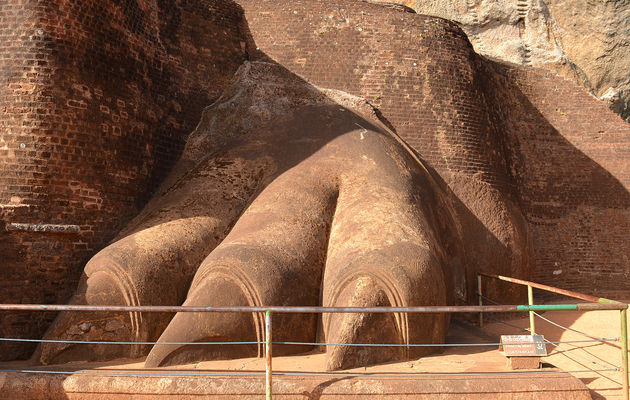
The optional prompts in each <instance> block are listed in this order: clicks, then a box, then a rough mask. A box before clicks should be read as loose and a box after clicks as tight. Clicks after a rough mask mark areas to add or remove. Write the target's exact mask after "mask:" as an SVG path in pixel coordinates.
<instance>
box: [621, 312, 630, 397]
mask: <svg viewBox="0 0 630 400" xmlns="http://www.w3.org/2000/svg"><path fill="white" fill-rule="evenodd" d="M620 314H621V374H622V376H621V381H622V382H623V389H622V390H623V398H624V400H628V399H629V398H630V392H628V310H627V309H625V310H621V313H620Z"/></svg>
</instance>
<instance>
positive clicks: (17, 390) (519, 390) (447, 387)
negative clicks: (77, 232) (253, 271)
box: [0, 372, 591, 400]
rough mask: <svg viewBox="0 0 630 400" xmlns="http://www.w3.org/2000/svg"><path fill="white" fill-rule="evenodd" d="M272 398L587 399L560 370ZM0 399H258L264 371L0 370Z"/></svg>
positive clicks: (301, 382)
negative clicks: (117, 373) (127, 372)
mask: <svg viewBox="0 0 630 400" xmlns="http://www.w3.org/2000/svg"><path fill="white" fill-rule="evenodd" d="M273 391H274V395H273V397H274V398H275V399H343V398H348V397H350V396H357V397H359V398H361V399H370V400H376V399H398V398H406V399H436V398H437V399H487V398H492V399H548V398H551V397H552V396H553V398H554V399H556V400H559V399H572V400H574V399H575V400H579V399H590V398H591V396H590V394H589V391H588V389H587V388H586V387H585V386H584V384H583V383H582V382H581V381H580V380H578V379H576V378H574V377H572V376H571V375H569V374H566V373H562V372H552V373H544V374H543V373H531V374H526V375H518V376H517V375H502V376H496V375H495V376H492V375H482V376H481V375H480V376H448V377H445V376H437V377H421V378H411V377H401V378H390V377H385V378H382V377H381V378H369V377H351V378H348V377H337V376H335V377H330V376H327V377H298V376H276V377H274V383H273ZM0 393H2V397H3V398H10V399H15V400H20V399H33V400H35V399H50V400H61V399H63V400H72V399H81V400H92V399H94V400H96V399H99V400H101V399H116V400H118V399H130V400H131V399H133V400H139V399H180V400H181V399H199V398H201V397H204V396H209V397H210V398H213V399H215V398H220V399H260V398H262V396H264V394H265V384H264V376H252V375H249V376H248V375H241V376H224V377H215V376H213V377H191V376H185V377H164V376H160V377H139V376H108V375H98V376H94V375H80V374H74V375H55V374H20V373H6V372H3V373H0Z"/></svg>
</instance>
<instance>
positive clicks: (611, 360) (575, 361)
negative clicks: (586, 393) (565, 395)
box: [484, 300, 627, 399]
mask: <svg viewBox="0 0 630 400" xmlns="http://www.w3.org/2000/svg"><path fill="white" fill-rule="evenodd" d="M626 301H627V300H626ZM552 303H553V304H561V303H565V304H566V303H571V301H550V302H548V304H552ZM539 314H540V315H541V316H542V317H544V318H546V319H548V320H550V321H552V322H553V323H555V324H558V325H561V326H563V327H565V328H570V329H564V328H560V327H558V326H556V325H553V324H552V323H549V322H547V321H545V320H543V319H541V318H539V317H538V316H537V317H536V318H535V330H536V333H537V334H542V335H544V337H545V339H547V340H549V341H582V340H587V341H589V342H583V343H560V344H556V345H551V344H548V345H547V351H548V352H549V355H548V356H547V357H544V358H543V361H544V362H545V363H548V364H552V365H554V366H555V367H558V368H559V369H562V370H564V371H585V370H588V372H572V373H571V374H572V375H574V376H575V377H577V378H579V379H580V380H582V382H584V384H586V386H587V387H588V388H589V389H590V390H591V395H592V396H593V398H594V399H623V393H622V390H621V379H622V377H621V372H619V371H598V370H605V369H610V368H615V367H619V366H621V342H620V341H610V342H599V341H590V340H592V339H590V338H589V337H586V336H584V335H582V334H581V333H578V332H575V331H579V332H583V333H587V334H589V335H591V336H594V337H598V338H608V339H619V338H620V336H621V331H620V312H619V311H589V312H576V311H547V312H544V313H539ZM524 315H525V317H523V318H518V319H509V320H505V321H503V322H498V321H496V320H492V319H491V318H487V319H486V321H487V323H486V324H485V325H484V330H485V331H486V332H488V333H489V334H491V335H492V336H497V335H502V334H503V335H506V334H527V332H525V331H524V328H528V327H529V317H528V316H526V314H524ZM495 316H496V315H495ZM508 324H509V325H508ZM572 330H573V331H572Z"/></svg>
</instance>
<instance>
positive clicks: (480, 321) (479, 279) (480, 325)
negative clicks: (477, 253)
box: [477, 274, 483, 328]
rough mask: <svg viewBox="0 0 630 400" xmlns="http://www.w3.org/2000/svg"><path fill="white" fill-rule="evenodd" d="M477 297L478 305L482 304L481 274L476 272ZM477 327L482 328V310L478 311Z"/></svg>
mask: <svg viewBox="0 0 630 400" xmlns="http://www.w3.org/2000/svg"><path fill="white" fill-rule="evenodd" d="M477 298H478V299H479V305H480V306H483V299H482V298H481V275H479V274H477ZM479 327H480V328H483V312H482V311H480V312H479Z"/></svg>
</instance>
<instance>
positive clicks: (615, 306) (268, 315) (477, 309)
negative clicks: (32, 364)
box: [0, 275, 628, 399]
mask: <svg viewBox="0 0 630 400" xmlns="http://www.w3.org/2000/svg"><path fill="white" fill-rule="evenodd" d="M484 276H487V277H491V278H495V279H501V280H508V281H510V282H512V283H519V284H525V285H528V289H529V294H530V296H529V304H528V305H502V304H494V305H484V304H483V300H484V299H485V300H486V301H489V302H492V303H496V302H494V301H492V300H490V299H488V298H486V297H485V296H484V295H483V292H482V285H481V275H479V281H478V298H479V305H468V306H424V307H315V306H313V307H310V306H306V307H305V306H268V307H245V306H242V307H197V306H88V305H37V304H0V311H15V310H19V311H74V312H92V311H104V312H169V313H173V312H197V313H198V312H245V313H252V312H256V313H264V319H265V329H264V336H263V337H264V340H258V341H233V342H230V341H221V342H207V341H205V342H194V343H189V342H153V341H142V342H136V341H105V340H61V339H23V338H0V341H4V342H34V343H63V344H97V345H158V346H159V345H189V344H194V345H253V344H256V345H264V350H265V358H266V360H265V371H260V372H257V371H256V372H251V371H248V372H240V373H232V372H226V371H221V372H202V371H196V372H194V373H193V372H191V373H188V372H185V373H181V372H175V371H168V370H166V371H164V372H154V371H152V372H148V371H147V372H143V371H140V372H138V371H109V370H99V371H61V370H52V369H41V368H40V369H0V371H1V372H13V373H26V374H30V373H36V374H77V375H115V376H234V375H239V376H240V375H243V374H246V375H261V376H262V375H264V376H265V390H266V398H267V399H271V398H272V377H273V376H338V377H363V376H369V377H437V376H458V375H459V376H461V375H464V376H484V375H516V376H519V375H528V374H532V373H536V374H540V373H548V372H553V373H557V372H556V371H534V372H532V371H518V372H517V371H513V372H463V373H444V374H441V373H370V372H362V373H356V372H325V373H319V372H317V373H315V372H286V371H273V368H272V359H273V356H272V348H273V346H274V345H311V346H348V347H408V348H409V347H484V346H486V347H494V346H499V345H502V344H501V343H496V342H484V343H446V344H445V343H326V342H292V341H273V338H272V315H273V314H274V313H426V314H432V313H479V316H480V326H483V318H484V314H486V317H488V316H487V313H504V312H529V315H530V323H531V326H530V333H531V334H534V333H535V328H534V325H533V318H534V315H535V314H534V312H535V311H553V310H572V311H593V310H619V311H620V312H621V313H622V316H623V317H624V318H625V314H626V309H627V307H628V306H627V305H626V304H624V303H619V302H615V301H611V300H607V299H598V298H594V297H592V296H587V295H582V294H577V296H573V297H577V298H580V299H583V300H587V301H590V302H589V303H585V304H582V303H580V304H549V305H540V304H539V305H537V304H533V298H532V296H531V287H538V288H540V287H541V286H544V285H540V284H535V283H532V282H527V281H519V280H515V279H513V278H506V277H500V276H492V275H484ZM546 288H550V287H546ZM551 289H552V291H553V290H556V292H557V291H560V292H562V294H566V293H567V292H568V291H563V290H562V289H557V288H551ZM543 290H548V289H545V288H543ZM568 293H573V292H568ZM593 299H595V300H597V301H593ZM624 318H622V320H623V319H624ZM586 336H587V337H588V338H589V340H571V341H554V342H553V343H552V344H554V345H556V346H557V345H560V344H565V343H566V344H570V343H589V342H602V341H605V342H613V341H617V339H608V338H598V337H596V336H592V335H586ZM503 346H505V344H503ZM621 347H622V351H625V358H624V360H623V361H624V362H623V363H622V366H621V368H620V369H621V371H622V374H623V377H624V378H623V385H624V387H623V390H624V391H625V396H626V397H625V398H626V399H628V386H627V377H628V375H627V371H628V367H627V326H626V325H624V323H623V321H622V346H621ZM602 367H604V368H601V369H597V370H593V369H586V370H576V371H565V372H568V373H578V372H586V371H590V372H593V371H616V370H618V369H619V368H617V367H615V366H613V367H609V366H602Z"/></svg>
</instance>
